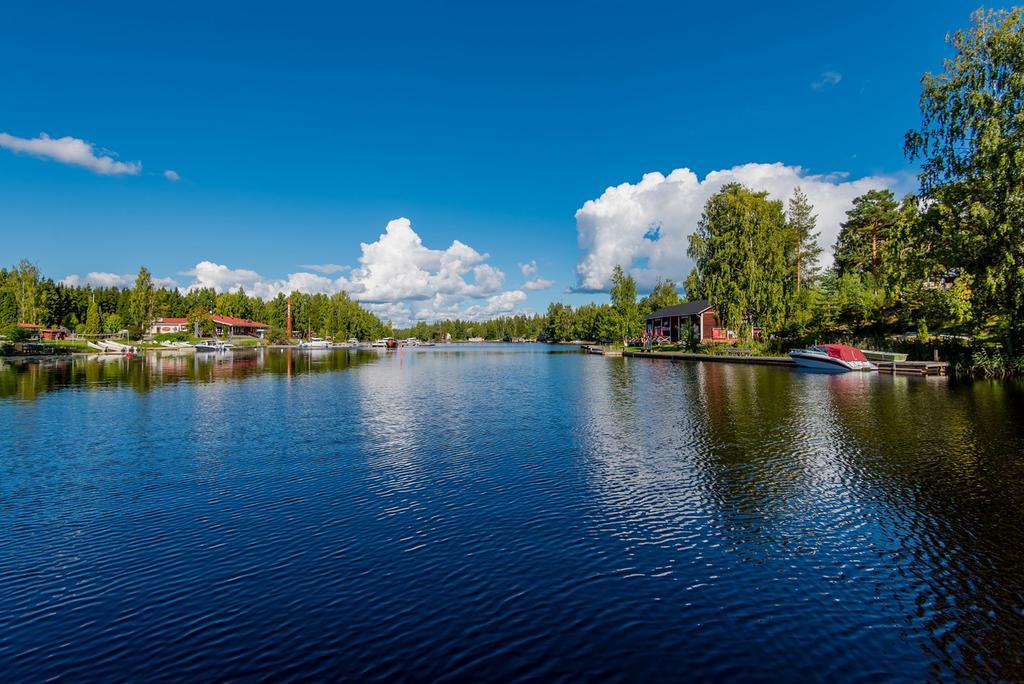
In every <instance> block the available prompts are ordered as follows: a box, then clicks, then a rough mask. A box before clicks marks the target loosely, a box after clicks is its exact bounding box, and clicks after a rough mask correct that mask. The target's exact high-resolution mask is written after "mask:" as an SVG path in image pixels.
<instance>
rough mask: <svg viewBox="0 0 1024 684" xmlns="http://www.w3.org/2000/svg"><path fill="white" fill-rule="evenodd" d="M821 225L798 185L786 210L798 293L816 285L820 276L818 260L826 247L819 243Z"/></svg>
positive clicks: (793, 285) (793, 278) (790, 258)
mask: <svg viewBox="0 0 1024 684" xmlns="http://www.w3.org/2000/svg"><path fill="white" fill-rule="evenodd" d="M817 224H818V217H817V215H816V214H815V213H814V207H813V206H812V205H811V202H810V200H808V199H807V195H805V194H804V192H803V190H801V189H800V188H799V187H796V188H794V189H793V196H792V197H790V198H789V207H788V211H787V213H786V233H787V235H786V263H787V264H788V265H789V268H790V272H791V281H790V287H791V290H792V292H793V293H794V294H795V295H799V294H800V292H801V290H802V289H803V288H805V287H809V286H812V285H814V281H815V279H816V278H817V277H818V273H819V270H820V269H819V267H818V259H819V258H820V257H821V252H822V249H821V247H819V246H818V236H819V235H820V234H821V233H819V232H818V231H816V230H815V228H816V226H817Z"/></svg>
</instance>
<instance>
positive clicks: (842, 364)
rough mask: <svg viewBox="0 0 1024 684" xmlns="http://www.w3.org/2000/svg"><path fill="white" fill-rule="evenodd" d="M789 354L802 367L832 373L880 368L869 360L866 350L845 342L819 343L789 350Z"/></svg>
mask: <svg viewBox="0 0 1024 684" xmlns="http://www.w3.org/2000/svg"><path fill="white" fill-rule="evenodd" d="M789 356H790V358H791V359H793V361H794V362H796V365H798V366H800V367H802V368H812V369H814V370H821V371H830V372H832V373H846V372H848V371H873V370H878V366H876V365H875V364H873V363H871V362H870V361H868V358H867V357H866V356H864V352H862V351H861V350H860V349H857V348H856V347H850V346H847V345H845V344H819V345H816V346H814V347H808V348H807V349H794V350H792V351H791V352H789Z"/></svg>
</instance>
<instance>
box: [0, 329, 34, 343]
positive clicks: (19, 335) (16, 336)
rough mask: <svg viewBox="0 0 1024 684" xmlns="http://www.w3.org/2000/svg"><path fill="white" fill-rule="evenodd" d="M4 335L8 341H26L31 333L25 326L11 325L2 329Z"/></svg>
mask: <svg viewBox="0 0 1024 684" xmlns="http://www.w3.org/2000/svg"><path fill="white" fill-rule="evenodd" d="M4 337H6V338H7V341H8V342H15V343H17V342H27V341H28V340H29V338H31V337H32V333H31V332H30V331H29V330H26V329H25V328H19V327H18V326H16V325H12V326H9V327H8V328H6V329H4Z"/></svg>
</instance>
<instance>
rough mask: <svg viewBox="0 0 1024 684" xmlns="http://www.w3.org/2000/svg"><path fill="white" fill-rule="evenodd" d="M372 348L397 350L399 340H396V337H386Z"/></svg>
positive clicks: (372, 345)
mask: <svg viewBox="0 0 1024 684" xmlns="http://www.w3.org/2000/svg"><path fill="white" fill-rule="evenodd" d="M370 346H371V347H375V348H377V349H397V348H398V340H396V339H395V338H394V337H384V338H382V339H379V340H377V341H376V342H374V343H373V344H371V345H370Z"/></svg>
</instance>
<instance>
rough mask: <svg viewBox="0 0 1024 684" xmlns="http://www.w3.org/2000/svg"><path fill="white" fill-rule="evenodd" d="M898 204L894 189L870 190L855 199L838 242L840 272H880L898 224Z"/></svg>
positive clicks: (836, 260) (837, 252) (838, 267)
mask: <svg viewBox="0 0 1024 684" xmlns="http://www.w3.org/2000/svg"><path fill="white" fill-rule="evenodd" d="M898 206H899V205H898V204H897V202H896V198H895V197H894V196H893V194H892V191H890V190H869V191H867V192H866V193H864V194H863V195H861V196H860V197H857V198H855V199H854V200H853V207H852V208H850V210H849V211H847V212H846V221H845V222H844V223H843V224H842V226H841V229H840V231H839V237H838V238H837V240H836V247H835V264H836V269H837V270H838V271H839V272H840V273H866V272H868V271H870V272H872V273H876V272H877V271H878V268H879V265H880V264H881V256H882V253H883V252H884V250H885V247H886V244H887V242H888V241H889V237H890V235H891V233H892V230H893V227H894V226H895V225H896V222H897V218H898V211H897V208H898Z"/></svg>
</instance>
